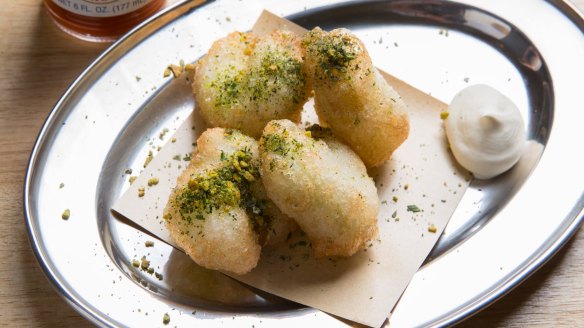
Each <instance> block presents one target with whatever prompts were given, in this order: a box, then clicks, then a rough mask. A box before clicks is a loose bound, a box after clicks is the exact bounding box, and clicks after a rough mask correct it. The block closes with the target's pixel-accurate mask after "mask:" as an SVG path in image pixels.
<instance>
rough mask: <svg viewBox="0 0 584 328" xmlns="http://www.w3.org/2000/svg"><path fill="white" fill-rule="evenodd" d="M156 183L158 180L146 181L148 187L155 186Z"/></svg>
mask: <svg viewBox="0 0 584 328" xmlns="http://www.w3.org/2000/svg"><path fill="white" fill-rule="evenodd" d="M158 182H159V181H158V178H156V177H155V178H150V179H148V187H152V186H156V185H157V184H158Z"/></svg>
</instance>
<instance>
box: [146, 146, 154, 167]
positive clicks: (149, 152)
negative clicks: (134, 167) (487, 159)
mask: <svg viewBox="0 0 584 328" xmlns="http://www.w3.org/2000/svg"><path fill="white" fill-rule="evenodd" d="M153 158H154V155H153V154H152V151H151V150H149V151H148V156H146V159H145V160H144V167H146V166H148V164H150V161H152V159H153Z"/></svg>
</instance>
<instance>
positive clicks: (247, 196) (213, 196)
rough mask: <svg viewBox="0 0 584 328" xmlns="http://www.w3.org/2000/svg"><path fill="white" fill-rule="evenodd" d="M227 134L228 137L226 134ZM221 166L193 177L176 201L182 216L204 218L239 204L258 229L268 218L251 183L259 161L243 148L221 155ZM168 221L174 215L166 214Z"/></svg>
mask: <svg viewBox="0 0 584 328" xmlns="http://www.w3.org/2000/svg"><path fill="white" fill-rule="evenodd" d="M226 137H229V135H227V136H226ZM220 159H221V163H222V166H221V167H219V168H216V169H214V170H210V171H207V172H206V173H205V174H203V175H200V176H196V177H192V178H191V179H190V180H189V182H188V183H187V185H186V186H184V187H183V188H182V189H181V190H180V191H179V192H177V193H176V196H175V198H174V200H173V202H174V206H176V208H177V209H178V210H179V213H180V215H181V218H182V219H183V220H184V221H185V222H186V223H187V224H193V222H194V220H200V221H204V220H205V214H208V213H212V212H213V211H215V210H219V209H220V208H221V207H235V206H240V207H242V208H243V209H245V211H246V213H247V214H248V216H249V217H250V219H251V220H252V223H253V224H254V227H255V228H260V227H261V226H262V225H263V224H264V221H265V218H262V214H263V208H264V204H263V202H262V201H259V200H257V199H256V198H255V197H254V196H253V194H252V191H251V186H252V183H253V182H254V181H256V180H259V178H260V173H259V169H258V165H259V164H258V163H252V161H253V158H252V153H251V151H250V150H249V149H247V148H244V149H242V150H238V151H236V152H234V153H233V154H231V155H230V156H227V155H226V154H225V153H222V155H221V158H220ZM164 219H165V220H171V219H172V218H171V217H170V216H169V217H165V218H164Z"/></svg>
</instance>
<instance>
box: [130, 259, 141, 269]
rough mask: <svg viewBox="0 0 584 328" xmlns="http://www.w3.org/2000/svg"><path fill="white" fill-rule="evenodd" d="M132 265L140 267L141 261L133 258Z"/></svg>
mask: <svg viewBox="0 0 584 328" xmlns="http://www.w3.org/2000/svg"><path fill="white" fill-rule="evenodd" d="M132 266H133V267H134V268H139V267H140V261H138V260H136V259H133V260H132Z"/></svg>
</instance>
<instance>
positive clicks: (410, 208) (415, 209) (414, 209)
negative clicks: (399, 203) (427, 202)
mask: <svg viewBox="0 0 584 328" xmlns="http://www.w3.org/2000/svg"><path fill="white" fill-rule="evenodd" d="M407 210H408V212H413V213H418V212H421V211H422V210H421V209H420V208H419V207H418V206H417V205H408V208H407Z"/></svg>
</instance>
